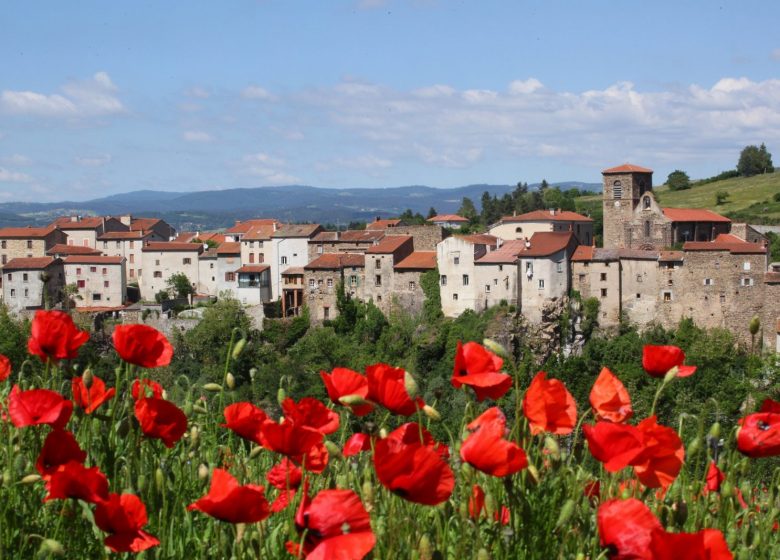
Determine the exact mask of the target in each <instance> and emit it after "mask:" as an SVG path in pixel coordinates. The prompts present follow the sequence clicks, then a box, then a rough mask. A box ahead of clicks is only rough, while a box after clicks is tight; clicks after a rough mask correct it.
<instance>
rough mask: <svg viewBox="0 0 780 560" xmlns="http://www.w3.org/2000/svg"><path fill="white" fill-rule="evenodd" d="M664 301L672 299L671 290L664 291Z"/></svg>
mask: <svg viewBox="0 0 780 560" xmlns="http://www.w3.org/2000/svg"><path fill="white" fill-rule="evenodd" d="M664 301H672V292H664Z"/></svg>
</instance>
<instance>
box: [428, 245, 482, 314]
mask: <svg viewBox="0 0 780 560" xmlns="http://www.w3.org/2000/svg"><path fill="white" fill-rule="evenodd" d="M475 249H476V251H477V254H476V255H475ZM484 253H485V249H484V246H475V245H474V244H472V243H470V242H468V241H466V240H464V239H462V238H460V237H448V238H447V239H445V240H444V241H442V242H441V243H439V244H438V245H437V246H436V264H437V267H438V269H439V289H440V292H441V307H442V312H443V313H444V316H445V317H457V316H459V315H460V314H461V313H463V312H464V311H465V310H466V309H472V310H476V309H477V303H478V302H477V294H476V286H477V284H476V277H475V265H474V260H475V258H479V257H481V256H482V255H483V254H484ZM456 261H457V263H456ZM466 281H467V282H468V283H466ZM483 288H484V287H483Z"/></svg>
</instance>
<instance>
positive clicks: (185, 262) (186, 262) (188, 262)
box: [181, 257, 192, 264]
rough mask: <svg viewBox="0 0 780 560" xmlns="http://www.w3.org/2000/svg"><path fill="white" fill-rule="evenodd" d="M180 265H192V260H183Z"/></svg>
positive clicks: (187, 258)
mask: <svg viewBox="0 0 780 560" xmlns="http://www.w3.org/2000/svg"><path fill="white" fill-rule="evenodd" d="M181 264H192V259H191V258H189V257H186V258H183V259H182V260H181Z"/></svg>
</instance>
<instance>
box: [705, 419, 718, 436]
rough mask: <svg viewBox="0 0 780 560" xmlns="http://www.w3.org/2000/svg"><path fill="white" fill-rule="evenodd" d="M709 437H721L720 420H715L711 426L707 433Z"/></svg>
mask: <svg viewBox="0 0 780 560" xmlns="http://www.w3.org/2000/svg"><path fill="white" fill-rule="evenodd" d="M707 437H708V438H712V439H716V440H717V439H720V422H715V423H714V424H713V425H712V426H710V431H709V433H708V434H707Z"/></svg>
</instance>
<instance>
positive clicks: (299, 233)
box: [272, 224, 322, 237]
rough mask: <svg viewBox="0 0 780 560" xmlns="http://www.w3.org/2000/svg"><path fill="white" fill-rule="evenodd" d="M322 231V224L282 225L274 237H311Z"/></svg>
mask: <svg viewBox="0 0 780 560" xmlns="http://www.w3.org/2000/svg"><path fill="white" fill-rule="evenodd" d="M321 229H322V226H321V225H320V224H282V225H280V226H279V227H278V228H277V230H276V231H275V232H274V234H273V236H272V237H311V236H313V235H315V234H317V233H318V232H319V231H320V230H321Z"/></svg>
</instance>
